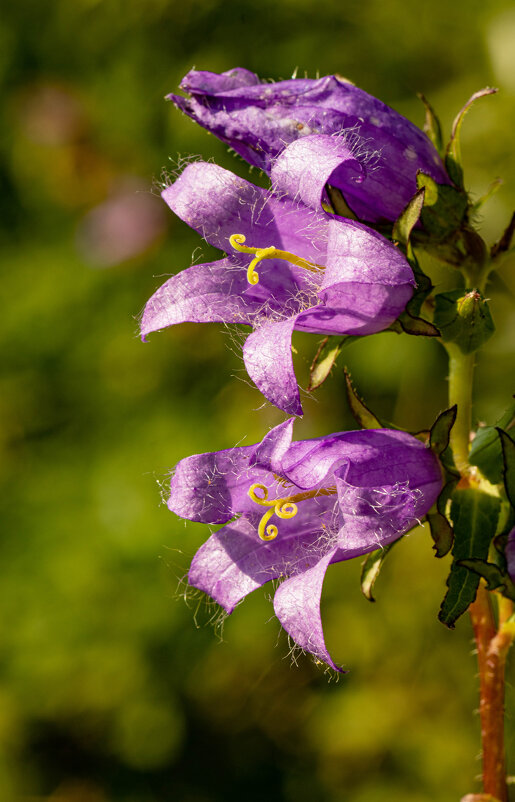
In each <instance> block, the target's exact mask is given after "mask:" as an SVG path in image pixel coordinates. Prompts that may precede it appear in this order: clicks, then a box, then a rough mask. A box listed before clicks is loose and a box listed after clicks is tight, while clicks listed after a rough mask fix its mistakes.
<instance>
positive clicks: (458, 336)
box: [433, 290, 495, 354]
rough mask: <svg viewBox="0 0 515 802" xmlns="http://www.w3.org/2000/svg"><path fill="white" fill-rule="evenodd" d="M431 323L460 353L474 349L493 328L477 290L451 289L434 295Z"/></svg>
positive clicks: (489, 334) (490, 317)
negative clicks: (432, 322) (432, 320)
mask: <svg viewBox="0 0 515 802" xmlns="http://www.w3.org/2000/svg"><path fill="white" fill-rule="evenodd" d="M433 319H434V322H435V326H437V327H438V328H439V329H440V332H441V335H442V340H443V341H444V342H454V343H456V345H457V346H458V347H459V349H460V350H461V351H462V352H463V353H464V354H471V353H472V352H473V351H477V349H478V348H480V347H481V346H482V345H483V343H485V342H486V341H487V340H489V339H490V337H491V336H492V334H493V333H494V331H495V326H494V322H493V320H492V316H491V314H490V309H489V308H488V303H487V302H486V300H485V299H484V298H483V296H482V295H481V293H480V292H479V290H451V291H450V292H442V293H439V294H438V295H436V296H435V312H434V318H433Z"/></svg>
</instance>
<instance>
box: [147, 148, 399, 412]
mask: <svg viewBox="0 0 515 802" xmlns="http://www.w3.org/2000/svg"><path fill="white" fill-rule="evenodd" d="M345 166H346V169H347V171H348V172H349V173H352V171H353V170H355V169H358V170H359V165H358V166H357V167H356V161H355V159H354V157H353V156H352V154H351V153H350V152H347V161H346V163H345ZM332 169H333V164H332V162H331V160H330V159H326V161H325V162H324V161H320V162H319V166H318V169H317V170H316V171H314V170H312V169H311V166H310V165H306V171H305V174H303V175H302V174H301V175H299V178H298V181H297V183H295V179H294V177H293V175H292V173H291V172H290V170H289V158H288V157H287V155H286V153H285V154H283V156H280V157H279V159H278V160H277V161H276V163H275V165H274V177H275V180H276V181H277V182H278V184H279V183H281V184H282V185H283V190H282V193H281V194H279V193H277V192H271V191H269V190H265V189H262V188H260V187H256V186H254V185H253V184H251V183H249V182H248V181H245V180H244V179H242V178H239V177H238V176H236V175H234V174H233V173H231V172H229V171H228V170H224V169H223V168H221V167H218V166H217V165H215V164H208V163H205V162H197V163H193V164H190V165H189V166H188V167H186V169H185V170H184V171H183V173H182V174H181V175H180V177H179V178H178V179H177V181H175V183H173V184H172V185H171V186H169V187H167V188H166V189H165V190H164V191H163V193H162V196H163V198H164V200H165V201H166V203H167V204H168V205H169V206H170V208H171V209H172V210H173V211H174V212H175V214H177V215H178V216H179V217H180V218H181V219H182V220H184V222H186V223H188V225H190V226H191V227H192V228H194V229H195V230H196V231H198V232H199V233H200V234H201V235H202V236H203V237H204V239H205V240H206V241H207V242H209V243H210V244H211V245H214V246H215V247H217V248H220V249H221V250H223V251H225V252H226V253H227V255H226V256H225V257H224V258H222V259H220V260H218V261H216V262H209V263H207V264H199V265H194V266H193V267H190V268H188V269H186V270H183V271H182V272H180V273H178V274H177V275H175V276H173V277H172V278H170V279H168V281H167V282H166V283H165V284H163V286H162V287H160V289H158V290H157V292H156V293H155V294H154V295H153V296H152V298H151V299H150V300H149V301H148V303H147V305H146V307H145V310H144V313H143V316H142V320H141V333H142V336H143V338H145V337H146V335H147V334H149V333H150V332H153V331H157V330H158V329H162V328H164V327H166V326H171V325H174V324H176V323H184V322H187V321H189V322H198V323H201V322H203V323H207V322H213V321H216V322H223V323H243V324H246V325H249V326H252V327H253V328H254V331H253V333H251V334H250V336H249V337H248V338H247V340H246V342H245V345H244V349H243V356H244V361H245V366H246V368H247V372H248V374H249V376H250V377H251V379H252V380H253V381H254V383H255V384H256V386H257V387H258V388H259V390H260V391H261V392H262V393H263V395H264V396H265V397H266V398H267V399H268V400H269V401H271V402H272V403H273V404H275V405H276V406H277V407H279V408H280V409H283V410H284V411H286V412H287V413H288V414H293V415H300V414H302V406H301V403H300V395H299V389H298V385H297V380H296V377H295V373H294V370H293V362H292V353H291V336H292V332H293V330H294V329H296V330H301V331H308V332H314V333H316V334H354V335H364V334H374V333H376V332H379V331H382V330H384V329H386V328H388V326H389V325H390V324H391V323H392V322H393V321H394V320H395V318H397V317H398V315H399V314H400V313H401V312H402V311H403V310H404V307H405V306H406V303H407V301H408V300H409V299H410V297H411V295H412V293H413V285H414V284H415V279H414V276H413V272H412V270H411V267H410V266H409V264H408V262H407V260H406V259H405V257H404V256H403V254H402V253H401V252H400V251H399V249H398V248H396V247H394V245H393V244H392V243H391V242H389V241H388V240H387V239H386V238H384V237H383V236H381V235H380V234H378V233H377V232H375V231H372V230H371V229H369V228H367V227H366V226H365V225H363V224H361V223H358V222H355V221H353V220H348V219H345V218H342V217H339V216H337V215H334V214H328V213H327V212H325V211H324V210H323V208H322V199H323V196H324V186H325V184H326V181H327V178H328V174H329V173H330V172H331V170H332Z"/></svg>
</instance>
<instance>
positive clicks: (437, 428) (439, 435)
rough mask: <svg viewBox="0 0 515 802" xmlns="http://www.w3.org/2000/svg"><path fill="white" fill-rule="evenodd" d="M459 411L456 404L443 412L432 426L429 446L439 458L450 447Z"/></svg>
mask: <svg viewBox="0 0 515 802" xmlns="http://www.w3.org/2000/svg"><path fill="white" fill-rule="evenodd" d="M457 411H458V406H457V404H454V405H453V406H452V407H450V408H449V409H446V410H445V411H444V412H441V413H440V414H439V415H438V417H437V419H436V420H435V422H434V423H433V425H432V426H431V431H430V433H429V444H430V447H431V451H432V452H433V453H434V454H436V456H437V457H439V456H440V455H441V454H443V452H444V451H445V449H446V448H447V447H448V445H449V439H450V436H451V429H452V427H453V426H454V422H455V420H456V413H457Z"/></svg>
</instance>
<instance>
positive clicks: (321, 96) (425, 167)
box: [168, 67, 449, 222]
mask: <svg viewBox="0 0 515 802" xmlns="http://www.w3.org/2000/svg"><path fill="white" fill-rule="evenodd" d="M180 88H181V89H182V90H183V91H184V92H187V93H188V94H189V97H187V98H185V97H181V96H180V95H173V94H171V95H168V99H169V100H172V101H173V103H174V104H175V105H176V106H177V107H178V108H179V109H181V110H182V111H183V112H184V113H185V114H187V115H188V116H189V117H191V118H192V119H193V120H195V122H197V123H199V124H200V125H202V126H203V127H204V128H207V129H208V131H211V132H212V133H213V134H215V136H217V137H218V138H219V139H221V140H222V141H223V142H226V143H227V144H228V145H230V147H231V148H233V150H235V151H236V153H238V154H239V155H240V156H242V157H243V158H244V159H245V160H246V161H248V162H249V163H250V164H252V165H254V166H256V167H259V168H260V169H262V170H264V171H265V172H267V173H271V172H272V170H273V165H274V161H275V159H276V157H277V156H278V155H279V154H280V153H282V152H283V151H284V150H285V149H286V150H287V151H289V154H290V160H293V161H299V162H305V163H309V162H311V161H313V160H318V159H319V158H320V153H321V152H322V153H323V152H324V150H328V151H329V152H330V154H331V158H332V159H333V160H334V162H335V168H334V171H333V173H332V175H331V181H330V183H331V184H332V185H333V186H335V187H337V188H338V189H340V190H341V192H342V193H343V195H344V197H345V200H346V201H347V204H348V206H349V207H350V208H351V209H352V211H353V212H354V213H355V214H356V216H357V217H358V218H360V219H361V220H365V221H368V222H377V221H378V220H380V219H382V218H386V219H387V220H395V219H396V218H397V217H398V216H399V214H400V213H401V212H402V210H403V209H404V207H405V206H406V204H407V203H408V201H409V200H410V198H411V197H412V196H413V195H414V194H415V192H416V189H417V184H416V175H417V171H418V170H422V171H423V172H424V173H428V174H429V175H430V176H432V178H434V180H435V181H437V182H438V183H440V184H448V183H449V178H448V176H447V173H446V172H445V169H444V166H443V164H442V161H441V159H440V156H439V155H438V152H437V150H436V149H435V147H434V146H433V144H432V143H431V142H430V140H429V139H428V137H426V135H425V134H424V133H423V132H422V131H421V130H420V129H419V128H417V127H416V126H415V125H413V123H411V122H410V121H409V120H407V119H406V118H405V117H403V116H402V115H401V114H398V112H396V111H394V110H393V109H391V108H390V107H389V106H387V105H385V104H384V103H382V102H381V101H380V100H377V98H375V97H372V95H369V94H367V92H364V91H363V90H362V89H358V87H356V86H354V85H353V84H352V83H350V82H349V81H346V80H345V79H343V78H341V77H339V76H337V75H327V76H325V77H324V78H320V79H317V80H313V79H308V78H305V79H291V80H288V81H279V82H278V83H264V82H262V81H261V80H260V79H259V78H258V76H257V75H255V74H254V73H252V72H249V71H248V70H244V69H241V68H239V67H237V68H236V69H233V70H230V71H228V72H224V73H222V74H221V75H218V74H216V73H212V72H203V71H196V70H192V71H191V72H189V73H188V74H187V75H186V76H185V77H184V78H183V80H182V82H181V85H180ZM335 140H336V141H335ZM336 143H339V145H340V146H341V147H342V153H341V158H340V164H341V167H342V169H338V148H337V146H336ZM348 149H350V150H351V151H352V152H353V154H354V156H355V159H356V163H357V168H358V171H359V179H360V180H355V178H356V177H355V175H354V176H352V175H350V174H349V172H348V170H347V169H346V167H345V163H346V161H347V155H346V153H347V150H348Z"/></svg>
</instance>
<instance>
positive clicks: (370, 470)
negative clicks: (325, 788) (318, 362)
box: [168, 419, 442, 671]
mask: <svg viewBox="0 0 515 802" xmlns="http://www.w3.org/2000/svg"><path fill="white" fill-rule="evenodd" d="M292 425H293V420H292V419H290V420H287V421H285V422H284V423H282V424H280V425H279V426H277V427H275V428H274V429H272V430H271V431H270V432H269V433H268V434H267V435H266V437H265V438H264V439H263V440H262V442H261V443H258V444H257V445H253V446H246V447H239V448H233V449H231V450H228V451H218V452H214V453H208V454H196V455H194V456H192V457H188V458H186V459H184V460H182V461H181V462H179V464H178V465H177V467H176V470H175V473H174V475H173V477H172V480H171V494H170V498H169V500H168V507H169V509H170V510H172V511H173V512H175V513H177V515H180V516H181V517H183V518H188V519H189V520H192V521H201V522H202V523H208V524H226V526H223V528H221V529H219V530H218V532H216V533H215V534H213V535H211V537H210V538H209V539H208V540H207V541H206V543H204V545H203V546H201V548H200V549H199V551H198V552H197V553H196V555H195V557H194V558H193V561H192V563H191V567H190V571H189V575H188V581H189V584H190V585H192V586H193V587H196V588H199V589H200V590H203V591H204V592H205V593H207V594H209V596H211V597H212V598H213V599H214V600H215V601H217V602H218V603H219V604H220V605H221V606H222V607H223V608H224V609H225V610H226V611H227V612H228V613H231V612H232V610H233V609H234V607H235V606H236V605H237V604H238V602H240V601H241V600H242V599H243V598H244V597H245V596H246V595H247V594H248V593H250V592H251V591H253V590H255V589H256V588H258V587H260V586H261V585H263V584H264V583H265V582H268V581H270V580H272V579H283V580H284V581H282V583H281V584H280V585H279V588H278V590H277V591H276V594H275V598H274V608H275V613H276V615H277V617H278V619H279V621H280V622H281V624H282V626H283V627H284V629H285V630H286V632H287V633H288V634H289V635H290V636H291V637H292V638H293V640H294V641H295V643H297V644H298V645H299V646H300V647H301V648H302V649H304V650H305V651H307V652H310V653H311V654H312V655H314V656H315V657H316V658H317V659H318V660H321V661H323V662H325V663H327V664H328V665H330V666H331V667H332V668H335V669H336V670H338V671H339V670H341V669H340V668H339V667H338V666H336V665H335V664H334V662H333V661H332V659H331V657H330V655H329V652H328V650H327V647H326V645H325V641H324V635H323V630H322V622H321V618H320V596H321V592H322V584H323V580H324V576H325V572H326V570H327V568H328V566H329V565H330V564H331V563H335V562H339V561H341V560H348V559H350V558H352V557H357V556H359V555H362V554H366V553H367V552H370V551H373V550H374V549H377V548H381V547H383V546H386V545H387V544H389V543H392V542H393V541H394V540H397V539H398V538H399V537H401V535H403V534H404V533H405V532H407V531H408V530H409V529H411V528H412V527H413V526H415V524H417V523H418V522H419V521H420V519H421V518H423V516H424V515H425V514H426V513H427V512H428V510H429V509H430V507H431V506H432V504H433V503H434V501H435V500H436V498H437V496H438V494H439V492H440V489H441V486H442V479H441V471H440V466H439V463H438V460H437V459H436V457H435V456H434V454H433V453H432V452H431V451H430V450H429V449H428V448H426V447H425V446H424V445H423V444H422V443H421V442H420V441H419V440H416V439H415V438H414V437H412V436H411V435H409V434H406V433H404V432H399V431H392V430H389V429H377V430H364V431H351V432H341V433H339V434H332V435H328V436H327V437H321V438H318V439H314V440H300V441H297V442H293V443H292V440H291V437H292ZM228 522H230V523H228Z"/></svg>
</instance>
